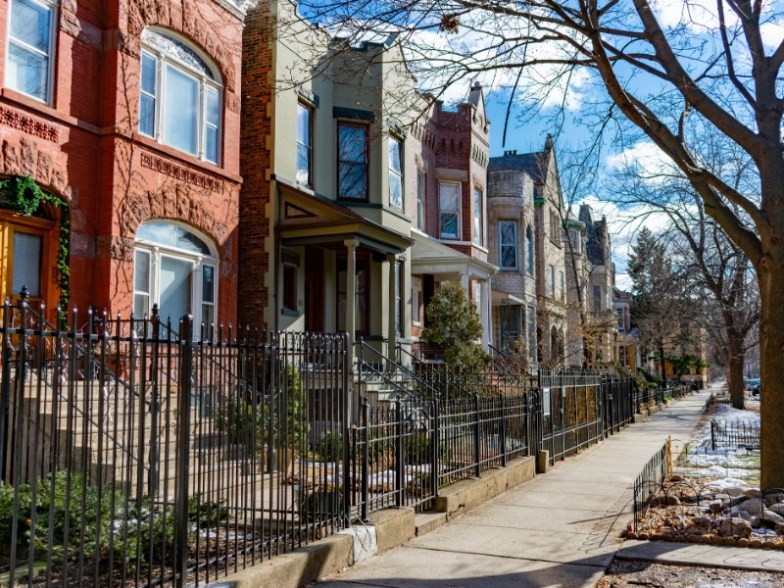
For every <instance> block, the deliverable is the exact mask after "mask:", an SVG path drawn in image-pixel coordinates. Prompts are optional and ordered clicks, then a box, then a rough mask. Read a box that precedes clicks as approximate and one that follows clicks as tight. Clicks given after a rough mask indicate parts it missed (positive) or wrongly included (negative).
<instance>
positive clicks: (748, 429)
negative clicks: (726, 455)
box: [710, 420, 760, 451]
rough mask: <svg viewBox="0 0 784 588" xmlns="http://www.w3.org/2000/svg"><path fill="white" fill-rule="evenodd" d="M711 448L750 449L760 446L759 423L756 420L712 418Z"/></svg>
mask: <svg viewBox="0 0 784 588" xmlns="http://www.w3.org/2000/svg"><path fill="white" fill-rule="evenodd" d="M710 430H711V449H713V450H714V451H715V450H717V449H745V450H747V451H752V450H755V449H759V448H760V424H759V422H757V421H743V420H723V421H717V420H712V421H711V422H710Z"/></svg>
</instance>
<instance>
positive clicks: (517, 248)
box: [496, 219, 520, 271]
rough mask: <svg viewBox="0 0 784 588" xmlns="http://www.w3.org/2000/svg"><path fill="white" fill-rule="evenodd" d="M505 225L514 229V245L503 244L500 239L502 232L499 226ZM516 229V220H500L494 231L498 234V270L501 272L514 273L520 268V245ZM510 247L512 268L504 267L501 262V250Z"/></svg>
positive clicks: (502, 255) (502, 256)
mask: <svg viewBox="0 0 784 588" xmlns="http://www.w3.org/2000/svg"><path fill="white" fill-rule="evenodd" d="M506 224H509V225H512V226H513V227H514V243H513V244H512V245H510V244H504V242H503V238H502V235H503V231H502V230H501V225H506ZM517 227H518V222H517V221H516V220H511V219H501V220H499V221H498V223H497V224H496V230H497V232H498V239H497V241H498V269H500V270H502V271H516V270H517V269H518V268H519V267H520V259H519V252H520V243H519V237H518V230H517ZM511 246H514V252H515V256H514V257H515V263H514V265H513V266H506V265H504V264H503V260H504V254H503V249H504V248H505V247H511Z"/></svg>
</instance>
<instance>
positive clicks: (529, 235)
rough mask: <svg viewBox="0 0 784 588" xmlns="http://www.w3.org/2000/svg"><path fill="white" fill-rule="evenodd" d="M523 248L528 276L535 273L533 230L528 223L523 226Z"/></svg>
mask: <svg viewBox="0 0 784 588" xmlns="http://www.w3.org/2000/svg"><path fill="white" fill-rule="evenodd" d="M525 248H526V257H525V272H526V273H527V274H528V275H529V276H533V275H535V274H536V259H535V257H534V231H533V229H532V228H531V225H530V224H529V225H527V226H526V227H525Z"/></svg>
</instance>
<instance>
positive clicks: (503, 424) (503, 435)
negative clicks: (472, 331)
mask: <svg viewBox="0 0 784 588" xmlns="http://www.w3.org/2000/svg"><path fill="white" fill-rule="evenodd" d="M506 461H507V460H506V401H505V399H504V397H503V396H501V465H502V466H503V467H506Z"/></svg>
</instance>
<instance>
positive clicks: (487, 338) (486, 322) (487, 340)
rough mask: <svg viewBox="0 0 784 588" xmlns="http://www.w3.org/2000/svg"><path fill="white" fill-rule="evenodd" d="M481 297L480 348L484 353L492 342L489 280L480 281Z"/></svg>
mask: <svg viewBox="0 0 784 588" xmlns="http://www.w3.org/2000/svg"><path fill="white" fill-rule="evenodd" d="M481 296H482V339H483V341H482V346H483V347H484V348H485V351H488V350H489V349H490V347H489V345H490V344H491V343H492V342H493V338H492V337H493V333H492V330H491V329H492V325H493V315H492V311H491V310H490V309H491V305H490V280H482V282H481Z"/></svg>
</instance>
